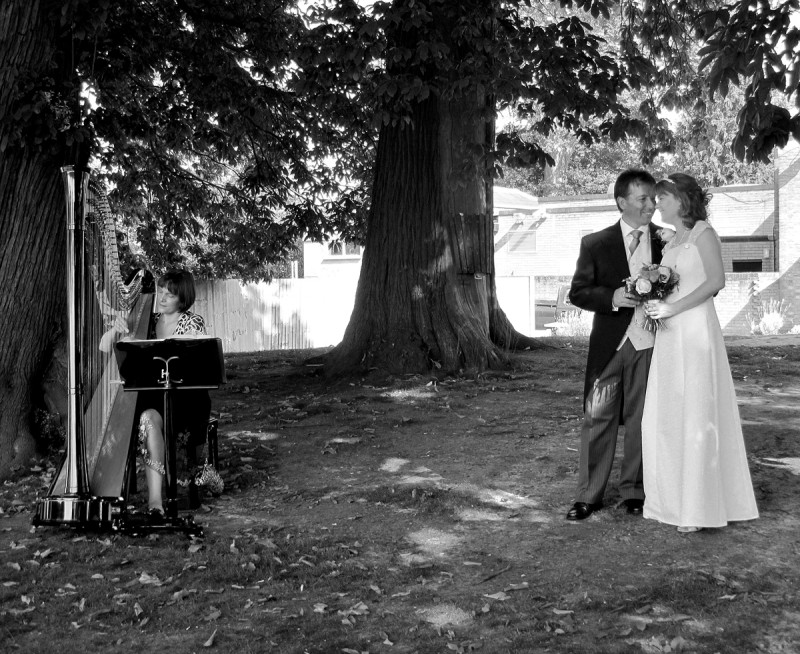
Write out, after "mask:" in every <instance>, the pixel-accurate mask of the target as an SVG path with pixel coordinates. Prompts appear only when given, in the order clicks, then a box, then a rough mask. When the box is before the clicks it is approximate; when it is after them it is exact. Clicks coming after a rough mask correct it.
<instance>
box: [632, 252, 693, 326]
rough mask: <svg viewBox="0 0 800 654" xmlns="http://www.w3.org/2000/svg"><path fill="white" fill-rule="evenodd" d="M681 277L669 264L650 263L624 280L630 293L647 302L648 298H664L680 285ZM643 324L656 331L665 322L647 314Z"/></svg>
mask: <svg viewBox="0 0 800 654" xmlns="http://www.w3.org/2000/svg"><path fill="white" fill-rule="evenodd" d="M679 279H680V277H679V276H678V273H676V272H675V271H674V270H672V268H670V267H669V266H661V265H659V264H657V263H649V264H645V265H644V266H642V267H641V268H640V269H639V271H638V272H637V273H636V274H635V275H631V276H630V277H627V278H626V279H624V280H622V281H623V282H624V284H625V291H626V292H627V293H628V295H632V296H633V297H635V298H637V299H639V300H641V301H642V302H647V301H648V300H663V299H664V298H665V297H667V295H669V294H670V293H671V292H672V291H673V290H674V289H675V288H676V287H677V286H678V280H679ZM642 326H643V327H644V328H645V329H646V330H647V331H651V332H654V331H656V330H657V329H660V328H661V327H663V326H664V322H663V321H662V320H654V319H653V318H651V317H650V316H646V317H645V319H644V325H642Z"/></svg>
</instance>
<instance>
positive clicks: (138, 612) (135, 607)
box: [133, 602, 144, 619]
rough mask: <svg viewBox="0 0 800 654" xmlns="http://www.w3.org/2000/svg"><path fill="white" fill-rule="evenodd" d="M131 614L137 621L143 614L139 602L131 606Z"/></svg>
mask: <svg viewBox="0 0 800 654" xmlns="http://www.w3.org/2000/svg"><path fill="white" fill-rule="evenodd" d="M133 612H134V614H135V615H136V618H137V619H139V618H140V617H141V616H142V614H143V613H144V609H143V608H142V605H141V604H139V602H136V604H134V605H133Z"/></svg>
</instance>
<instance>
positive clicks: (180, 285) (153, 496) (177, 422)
mask: <svg viewBox="0 0 800 654" xmlns="http://www.w3.org/2000/svg"><path fill="white" fill-rule="evenodd" d="M156 291H157V297H156V302H155V306H154V308H153V309H154V313H153V314H152V315H151V317H150V324H149V326H148V330H147V338H148V339H165V338H175V337H181V338H191V337H198V336H200V337H202V336H206V335H207V333H206V326H205V321H204V320H203V317H202V316H200V315H199V314H196V313H194V312H193V311H191V310H190V309H191V307H192V305H193V304H194V300H195V287H194V278H193V277H192V274H191V273H190V272H188V271H186V270H171V271H169V272H166V273H164V274H163V275H162V276H161V277H159V279H158V282H157V289H156ZM126 330H127V326H126V325H125V323H124V321H118V322H117V324H115V325H114V327H112V329H111V331H110V332H109V333H107V334H106V336H105V337H104V340H105V341H110V340H118V339H119V338H120V337H124V335H125V333H126ZM101 347H102V345H101ZM163 405H164V400H163V394H162V393H160V392H158V391H140V392H139V396H138V398H137V402H136V414H137V416H138V419H139V442H138V449H139V453H140V454H141V455H142V458H143V460H144V463H145V479H146V480H147V491H148V501H147V505H148V511H149V516H150V519H151V520H152V521H153V522H159V521H162V520H163V519H164V505H163V499H162V490H163V486H164V476H165V474H166V471H165V457H164V450H165V443H164V421H163V418H162V415H161V414H162V411H163ZM210 413H211V400H210V398H209V395H208V391H205V390H187V391H182V392H180V393H175V394H174V396H173V400H172V415H173V421H174V422H173V426H174V431H175V433H176V434H177V442H178V445H183V446H186V447H187V450H188V452H189V454H190V456H189V459H196V458H197V457H196V456H193V455H194V454H195V453H196V452H197V451H198V450H199V449H200V448H202V447H203V446H204V445H205V442H206V431H207V428H208V418H209V416H210Z"/></svg>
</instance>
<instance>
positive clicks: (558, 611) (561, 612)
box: [553, 609, 575, 615]
mask: <svg viewBox="0 0 800 654" xmlns="http://www.w3.org/2000/svg"><path fill="white" fill-rule="evenodd" d="M553 613H555V614H556V615H572V614H573V613H575V611H570V610H569V609H553Z"/></svg>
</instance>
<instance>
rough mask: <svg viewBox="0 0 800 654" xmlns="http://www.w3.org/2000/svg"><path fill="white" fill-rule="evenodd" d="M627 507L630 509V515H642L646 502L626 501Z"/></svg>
mask: <svg viewBox="0 0 800 654" xmlns="http://www.w3.org/2000/svg"><path fill="white" fill-rule="evenodd" d="M625 506H626V507H628V513H630V514H631V515H642V509H643V508H644V500H625Z"/></svg>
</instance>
